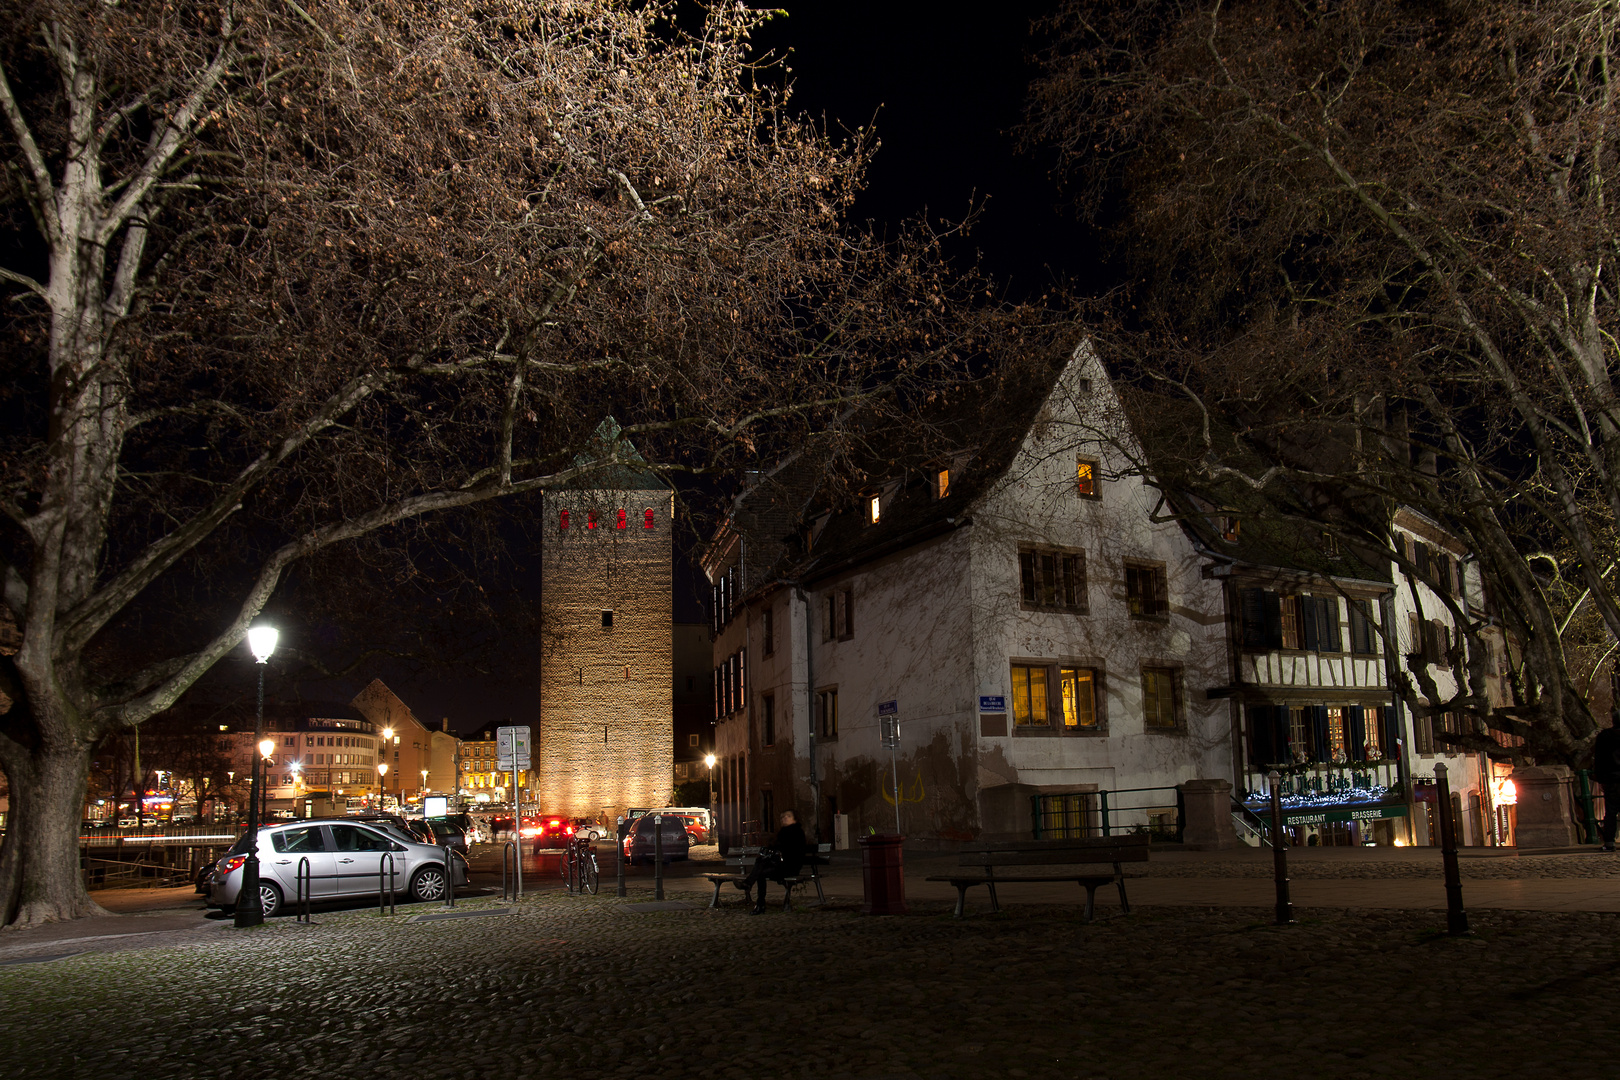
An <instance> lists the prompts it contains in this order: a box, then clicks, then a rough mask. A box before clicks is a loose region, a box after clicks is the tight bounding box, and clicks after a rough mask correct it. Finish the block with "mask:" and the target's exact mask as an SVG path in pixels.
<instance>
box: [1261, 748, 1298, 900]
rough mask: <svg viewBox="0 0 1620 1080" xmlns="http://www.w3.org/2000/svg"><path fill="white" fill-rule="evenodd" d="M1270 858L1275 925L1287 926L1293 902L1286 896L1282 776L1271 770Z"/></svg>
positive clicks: (1286, 856)
mask: <svg viewBox="0 0 1620 1080" xmlns="http://www.w3.org/2000/svg"><path fill="white" fill-rule="evenodd" d="M1267 779H1268V780H1270V781H1271V859H1272V875H1273V877H1274V878H1275V879H1276V882H1277V925H1278V926H1287V925H1289V924H1290V923H1292V922H1293V921H1294V903H1293V901H1292V900H1291V899H1289V896H1288V838H1287V835H1286V834H1285V833H1284V832H1283V815H1282V777H1281V776H1280V775H1278V773H1277V770H1276V769H1273V770H1271V774H1270V775H1269V776H1268V777H1267Z"/></svg>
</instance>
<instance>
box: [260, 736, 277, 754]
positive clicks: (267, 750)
mask: <svg viewBox="0 0 1620 1080" xmlns="http://www.w3.org/2000/svg"><path fill="white" fill-rule="evenodd" d="M275 750H276V740H274V739H260V740H259V756H260V757H263V758H267V757H269V756H270V755H271V754H273V753H275Z"/></svg>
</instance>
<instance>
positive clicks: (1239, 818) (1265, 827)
mask: <svg viewBox="0 0 1620 1080" xmlns="http://www.w3.org/2000/svg"><path fill="white" fill-rule="evenodd" d="M1232 824H1233V825H1234V826H1235V827H1236V828H1237V829H1238V831H1239V833H1240V834H1241V833H1244V832H1247V833H1249V834H1252V835H1253V836H1254V838H1255V841H1256V846H1258V847H1271V822H1270V820H1269V819H1267V818H1264V817H1261V816H1260V815H1259V814H1257V813H1255V812H1254V811H1253V810H1251V809H1249V807H1248V806H1246V805H1245V804H1244V803H1243V801H1242V800H1241V799H1239V798H1237V797H1236V796H1233V797H1232Z"/></svg>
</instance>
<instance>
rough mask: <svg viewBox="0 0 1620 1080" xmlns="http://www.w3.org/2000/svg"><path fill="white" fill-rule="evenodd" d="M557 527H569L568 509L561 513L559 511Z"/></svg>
mask: <svg viewBox="0 0 1620 1080" xmlns="http://www.w3.org/2000/svg"><path fill="white" fill-rule="evenodd" d="M557 528H559V529H566V528H568V511H566V510H563V511H561V512H560V513H558V515H557Z"/></svg>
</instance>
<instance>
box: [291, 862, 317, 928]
mask: <svg viewBox="0 0 1620 1080" xmlns="http://www.w3.org/2000/svg"><path fill="white" fill-rule="evenodd" d="M314 891H315V882H314V879H313V878H312V877H311V876H310V871H309V856H308V855H306V856H304V857H303V858H301V859H299V860H298V869H297V870H295V871H293V911H294V912H295V913H296V916H297V917H296V918H295V919H294V920H293V921H294V922H301V923H305V924H306V925H307V924H311V923H313V922H314V919H312V918H311V917H310V914H309V895H310V893H312V892H314Z"/></svg>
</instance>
